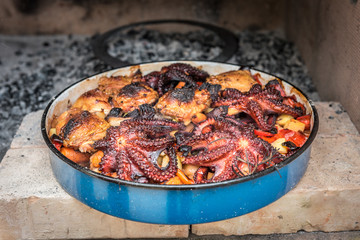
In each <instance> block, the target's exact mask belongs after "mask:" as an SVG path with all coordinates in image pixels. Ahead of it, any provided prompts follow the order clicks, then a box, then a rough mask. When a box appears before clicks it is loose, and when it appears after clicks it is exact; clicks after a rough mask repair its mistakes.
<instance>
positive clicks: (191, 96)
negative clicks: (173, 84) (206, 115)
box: [155, 88, 211, 125]
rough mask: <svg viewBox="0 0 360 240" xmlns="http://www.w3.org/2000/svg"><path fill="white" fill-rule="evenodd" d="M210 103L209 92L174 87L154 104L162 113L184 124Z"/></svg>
mask: <svg viewBox="0 0 360 240" xmlns="http://www.w3.org/2000/svg"><path fill="white" fill-rule="evenodd" d="M210 104H211V99H210V93H209V92H208V91H207V90H206V89H204V90H201V91H200V90H198V89H194V88H175V89H174V90H171V91H169V92H167V93H165V94H164V95H163V96H162V97H161V98H160V99H159V102H158V103H157V104H156V105H155V108H156V109H158V110H159V111H160V112H161V113H162V114H163V115H167V116H170V117H173V118H174V119H175V120H179V121H183V122H184V123H185V124H186V125H187V124H188V123H189V122H190V121H191V118H192V117H193V116H195V115H196V114H197V113H200V112H202V111H204V110H205V109H206V108H208V107H209V106H210Z"/></svg>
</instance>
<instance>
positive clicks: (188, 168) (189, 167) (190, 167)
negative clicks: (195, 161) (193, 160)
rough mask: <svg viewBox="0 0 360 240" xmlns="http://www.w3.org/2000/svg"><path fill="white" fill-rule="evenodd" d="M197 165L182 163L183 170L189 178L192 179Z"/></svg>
mask: <svg viewBox="0 0 360 240" xmlns="http://www.w3.org/2000/svg"><path fill="white" fill-rule="evenodd" d="M198 168H199V166H195V165H191V164H184V165H183V169H182V170H183V172H184V173H185V174H186V176H187V177H188V178H190V179H194V174H195V172H196V170H198Z"/></svg>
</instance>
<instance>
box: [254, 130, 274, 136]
mask: <svg viewBox="0 0 360 240" xmlns="http://www.w3.org/2000/svg"><path fill="white" fill-rule="evenodd" d="M254 133H255V134H256V135H258V136H262V137H273V136H274V135H275V134H274V133H270V132H265V131H261V130H258V129H254Z"/></svg>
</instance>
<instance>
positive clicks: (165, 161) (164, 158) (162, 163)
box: [161, 155, 170, 168]
mask: <svg viewBox="0 0 360 240" xmlns="http://www.w3.org/2000/svg"><path fill="white" fill-rule="evenodd" d="M169 161H170V158H169V156H168V155H165V156H164V157H163V159H162V162H161V167H162V168H164V167H166V166H167V165H168V164H169Z"/></svg>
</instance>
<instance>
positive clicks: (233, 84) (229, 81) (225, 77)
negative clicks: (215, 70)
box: [206, 70, 257, 92]
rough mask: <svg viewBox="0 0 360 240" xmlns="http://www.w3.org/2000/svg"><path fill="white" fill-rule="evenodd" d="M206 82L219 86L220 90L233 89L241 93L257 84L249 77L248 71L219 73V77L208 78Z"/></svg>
mask: <svg viewBox="0 0 360 240" xmlns="http://www.w3.org/2000/svg"><path fill="white" fill-rule="evenodd" d="M206 82H208V83H211V84H219V85H221V89H222V90H224V89H226V88H235V89H237V90H239V91H241V92H248V91H249V90H250V88H251V87H252V86H253V85H254V84H256V83H257V82H256V81H255V79H254V78H253V77H252V76H251V74H250V72H249V71H246V70H238V71H229V72H224V73H220V74H219V75H215V76H210V77H209V78H208V79H207V80H206Z"/></svg>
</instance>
